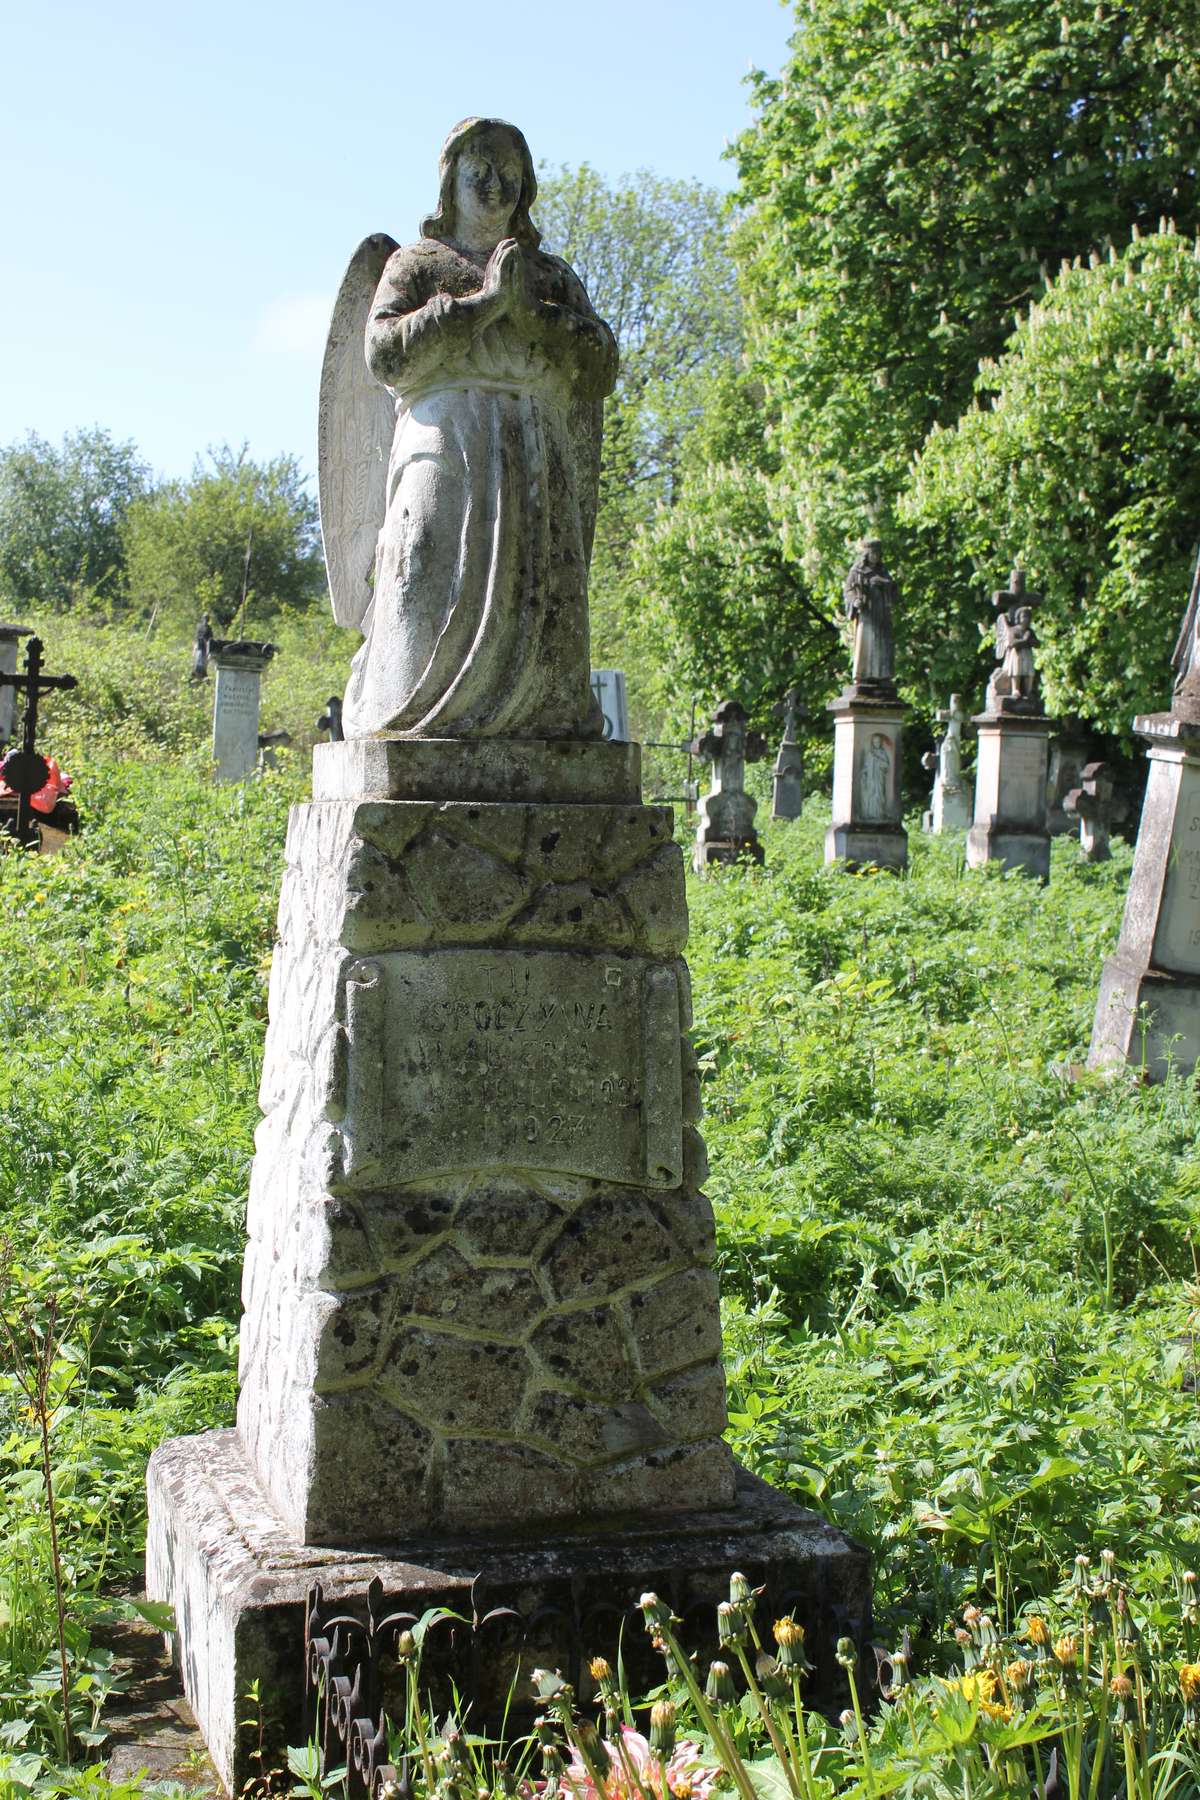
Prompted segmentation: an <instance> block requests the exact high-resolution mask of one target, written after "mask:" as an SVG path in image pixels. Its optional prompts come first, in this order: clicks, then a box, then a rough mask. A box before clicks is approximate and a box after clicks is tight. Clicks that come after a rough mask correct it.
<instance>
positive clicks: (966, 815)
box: [921, 694, 971, 836]
mask: <svg viewBox="0 0 1200 1800" xmlns="http://www.w3.org/2000/svg"><path fill="white" fill-rule="evenodd" d="M934 716H935V717H936V719H937V721H938V724H939V725H944V726H945V731H944V732H943V733H942V736H941V739H940V741H939V743H938V746H937V749H936V750H927V751H926V752H925V754H924V756H923V757H922V758H921V766H922V768H925V769H931V770H934V771H936V773H935V774H934V781H933V796H932V799H931V803H930V807H929V811H928V812H927V813H925V814H923V815H922V819H921V824H922V827H923V829H924V830H925V831H929V832H932V833H933V834H934V835H935V836H941V834H942V833H944V832H948V831H965V830H966V829H967V826H968V825H969V824H970V823H971V801H970V796H969V795H968V793H967V789H966V784H965V783H964V781H963V778H962V734H963V726H964V724H965V723H966V714H965V713H964V711H963V704H962V700H961V699H960V698H959V696H958V695H957V694H951V696H950V704H949V706H940V707H939V708H938V710H937V713H936V714H935V715H934Z"/></svg>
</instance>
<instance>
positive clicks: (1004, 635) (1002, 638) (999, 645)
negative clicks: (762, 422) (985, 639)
mask: <svg viewBox="0 0 1200 1800" xmlns="http://www.w3.org/2000/svg"><path fill="white" fill-rule="evenodd" d="M1008 638H1009V629H1008V614H1007V613H1002V612H998V613H997V614H996V661H997V662H998V663H1002V662H1003V661H1004V659H1005V657H1006V656H1007V655H1008Z"/></svg>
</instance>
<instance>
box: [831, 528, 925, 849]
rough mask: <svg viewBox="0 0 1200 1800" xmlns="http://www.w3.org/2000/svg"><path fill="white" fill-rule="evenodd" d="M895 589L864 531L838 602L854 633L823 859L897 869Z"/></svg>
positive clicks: (838, 711) (899, 711) (834, 708)
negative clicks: (893, 618) (831, 817)
mask: <svg viewBox="0 0 1200 1800" xmlns="http://www.w3.org/2000/svg"><path fill="white" fill-rule="evenodd" d="M898 592H899V590H898V588H897V586H896V583H895V581H894V580H893V578H892V576H891V575H890V574H889V573H888V571H887V569H886V567H885V566H884V561H883V548H882V545H881V544H880V541H879V539H878V538H864V539H863V540H862V542H861V543H860V545H859V547H858V554H857V556H856V557H855V560H854V562H853V563H852V564H851V566H850V572H849V574H848V575H847V576H846V584H845V586H844V588H843V589H842V603H843V606H844V608H845V613H846V617H847V619H848V620H849V621H850V624H851V626H852V627H853V632H854V646H853V661H852V665H851V681H850V686H849V687H847V688H845V689H843V691H842V693H841V694H840V695H839V696H838V698H837V699H836V700H835V701H833V703H832V704H831V706H830V708H829V710H830V712H831V713H832V714H833V719H834V726H833V733H834V735H833V820H832V823H831V824H830V827H829V829H828V831H827V832H826V833H825V861H826V862H827V863H831V862H847V863H849V864H850V865H851V867H859V866H863V865H868V864H874V865H876V866H878V867H880V868H888V869H903V868H904V867H905V866H906V865H907V863H908V837H907V835H906V833H905V830H904V827H903V825H902V824H901V823H900V732H901V726H902V724H903V721H904V714H905V712H906V710H907V708H906V707H905V706H904V705H903V704H902V703H901V701H900V698H899V696H898V695H897V692H896V680H895V644H894V639H893V634H892V612H893V609H894V607H895V604H896V600H897V597H898Z"/></svg>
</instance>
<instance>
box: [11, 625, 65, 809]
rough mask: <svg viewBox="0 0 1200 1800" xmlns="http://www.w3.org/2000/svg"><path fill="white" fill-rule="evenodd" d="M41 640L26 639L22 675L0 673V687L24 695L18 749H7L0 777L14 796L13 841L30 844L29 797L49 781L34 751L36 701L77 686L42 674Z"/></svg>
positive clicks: (44, 765) (44, 763)
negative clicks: (23, 714)
mask: <svg viewBox="0 0 1200 1800" xmlns="http://www.w3.org/2000/svg"><path fill="white" fill-rule="evenodd" d="M42 648H43V646H42V640H41V638H37V637H34V638H30V640H29V642H28V644H26V646H25V672H24V674H23V675H5V674H3V673H2V672H0V687H10V688H15V690H16V691H17V693H18V694H24V696H25V725H24V729H23V731H22V733H21V748H20V749H19V750H10V751H9V753H8V755H7V756H6V757H5V758H4V761H3V762H2V763H0V776H3V779H4V785H5V786H6V787H7V788H10V789H11V790H12V792H13V793H14V794H15V795H16V796H17V832H16V836H17V842H18V843H19V844H33V843H36V842H37V841H38V828H37V826H36V825H35V824H34V823H33V822H32V820H31V818H30V806H29V801H30V797H31V795H33V794H36V793H38V792H39V790H40V789H41V788H44V787H45V785H46V783H47V781H48V780H49V779H50V766H49V764H48V763H47V761H46V759H45V757H44V756H40V755H39V754H38V751H37V721H38V701H39V700H40V699H41V697H42V695H43V694H49V693H52V692H53V690H54V689H55V688H73V687H78V686H79V683H78V681H77V680H76V678H75V676H74V675H43V674H42Z"/></svg>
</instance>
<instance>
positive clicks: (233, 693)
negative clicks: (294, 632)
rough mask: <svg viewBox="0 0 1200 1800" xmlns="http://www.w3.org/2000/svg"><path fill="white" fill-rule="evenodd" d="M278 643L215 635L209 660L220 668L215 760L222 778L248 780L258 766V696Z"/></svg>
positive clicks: (215, 724)
mask: <svg viewBox="0 0 1200 1800" xmlns="http://www.w3.org/2000/svg"><path fill="white" fill-rule="evenodd" d="M274 654H275V646H274V644H263V643H257V642H252V641H250V640H249V639H246V638H213V639H212V642H211V644H210V646H209V653H208V655H209V661H210V662H211V663H212V665H213V667H214V668H215V669H216V671H217V691H216V694H215V695H214V698H213V761H214V762H215V763H216V765H217V780H218V781H244V780H245V778H246V776H247V775H253V773H254V771H255V770H256V769H257V767H258V749H259V745H258V697H259V688H260V686H261V683H262V672H263V670H264V669H265V668H266V666H267V664H268V662H269V661H270V660H271V658H272V657H273V656H274Z"/></svg>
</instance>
